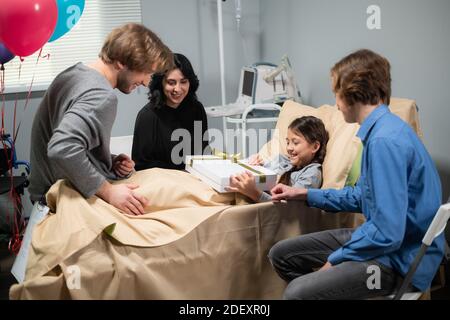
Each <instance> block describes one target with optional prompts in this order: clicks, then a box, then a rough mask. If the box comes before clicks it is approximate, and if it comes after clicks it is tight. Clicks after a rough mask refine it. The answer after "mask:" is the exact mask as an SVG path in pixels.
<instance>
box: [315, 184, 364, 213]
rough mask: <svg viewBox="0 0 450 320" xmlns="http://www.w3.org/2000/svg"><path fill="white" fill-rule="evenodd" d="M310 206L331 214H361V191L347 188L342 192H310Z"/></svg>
mask: <svg viewBox="0 0 450 320" xmlns="http://www.w3.org/2000/svg"><path fill="white" fill-rule="evenodd" d="M307 197H308V199H307V202H308V205H309V206H311V207H315V208H320V209H324V210H327V211H331V212H338V211H348V212H361V189H360V188H359V186H358V185H356V186H355V187H346V188H344V189H341V190H332V189H329V190H320V189H310V190H308V195H307Z"/></svg>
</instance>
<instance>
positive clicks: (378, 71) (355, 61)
mask: <svg viewBox="0 0 450 320" xmlns="http://www.w3.org/2000/svg"><path fill="white" fill-rule="evenodd" d="M331 77H332V79H333V91H334V93H335V94H339V96H340V97H341V98H342V99H343V100H344V102H345V103H346V104H347V105H349V106H354V105H355V104H357V103H361V104H363V105H376V104H378V103H379V102H380V101H381V102H383V103H384V104H387V105H389V103H390V98H391V65H390V64H389V61H388V60H387V59H386V58H384V57H382V56H380V55H379V54H377V53H375V52H373V51H370V50H367V49H362V50H358V51H356V52H354V53H352V54H350V55H348V56H346V57H345V58H343V59H342V60H341V61H339V62H338V63H336V64H335V65H334V67H333V68H332V69H331Z"/></svg>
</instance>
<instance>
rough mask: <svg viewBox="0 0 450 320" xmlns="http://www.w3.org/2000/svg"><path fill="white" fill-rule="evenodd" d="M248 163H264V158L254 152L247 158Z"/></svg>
mask: <svg viewBox="0 0 450 320" xmlns="http://www.w3.org/2000/svg"><path fill="white" fill-rule="evenodd" d="M248 164H249V165H251V166H262V165H264V159H263V158H262V157H261V156H260V155H259V154H254V155H252V156H250V158H248Z"/></svg>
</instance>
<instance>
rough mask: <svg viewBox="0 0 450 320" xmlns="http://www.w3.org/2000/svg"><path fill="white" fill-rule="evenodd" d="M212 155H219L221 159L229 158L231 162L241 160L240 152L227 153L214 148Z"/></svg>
mask: <svg viewBox="0 0 450 320" xmlns="http://www.w3.org/2000/svg"><path fill="white" fill-rule="evenodd" d="M213 155H214V156H216V157H220V158H222V159H223V160H231V161H232V162H233V163H237V162H238V161H239V160H241V154H240V153H237V154H228V153H225V152H221V151H217V150H215V149H214V152H213Z"/></svg>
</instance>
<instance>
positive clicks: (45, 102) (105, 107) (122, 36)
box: [29, 23, 173, 215]
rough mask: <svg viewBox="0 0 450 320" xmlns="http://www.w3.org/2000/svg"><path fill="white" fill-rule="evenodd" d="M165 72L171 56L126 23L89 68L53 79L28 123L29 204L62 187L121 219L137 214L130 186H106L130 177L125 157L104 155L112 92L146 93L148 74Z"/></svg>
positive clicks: (139, 201) (139, 208)
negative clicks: (96, 200)
mask: <svg viewBox="0 0 450 320" xmlns="http://www.w3.org/2000/svg"><path fill="white" fill-rule="evenodd" d="M172 65H173V55H172V53H171V51H170V50H169V49H168V48H167V47H166V46H165V45H164V44H163V42H162V41H161V40H160V39H159V38H158V36H156V35H155V34H154V33H153V32H152V31H150V30H148V29H147V28H145V27H144V26H143V25H140V24H134V23H130V24H126V25H124V26H122V27H119V28H116V29H114V30H113V31H112V32H111V33H110V34H109V35H108V37H107V39H106V41H105V43H104V45H103V47H102V50H101V52H100V54H99V59H98V60H97V61H96V62H94V63H92V64H89V65H85V64H82V63H78V64H76V65H74V66H72V67H70V68H68V69H67V70H65V71H63V72H62V73H60V74H59V75H58V76H57V77H56V78H55V79H54V81H53V82H52V84H51V85H50V87H49V88H48V90H47V92H46V94H45V96H44V97H43V99H42V102H41V104H40V106H39V109H38V110H37V113H36V116H35V118H34V121H33V127H32V131H31V152H30V158H31V159H30V160H31V168H32V172H31V175H30V186H29V191H30V194H31V200H32V201H33V202H34V201H41V200H44V196H45V194H46V192H47V191H48V190H49V188H50V187H51V185H52V184H54V183H55V182H56V181H57V180H59V179H66V180H68V181H69V182H70V183H71V184H72V185H73V187H74V188H75V189H77V190H78V191H79V192H80V193H81V194H82V195H83V196H84V197H86V198H89V197H91V196H93V195H97V196H98V197H100V198H102V199H103V200H105V201H106V202H108V203H110V204H112V205H113V206H115V207H116V208H118V209H119V210H121V211H122V212H124V213H126V214H132V215H140V214H144V213H145V212H144V207H145V206H146V204H147V199H146V198H145V197H143V196H140V195H138V194H137V193H136V192H135V191H133V190H134V189H136V188H137V187H138V186H136V185H126V184H121V185H112V184H111V183H109V182H108V180H118V179H122V178H125V177H128V176H129V175H130V174H131V173H132V172H133V171H134V162H133V161H132V160H131V159H130V158H129V157H128V156H126V155H118V156H114V155H111V153H110V149H109V144H110V138H111V130H112V126H113V123H114V120H115V117H116V112H117V97H116V95H115V93H114V89H115V88H117V89H118V90H120V91H121V92H123V93H126V94H128V93H131V92H132V91H133V90H134V89H135V88H136V87H138V86H140V85H143V86H148V84H149V82H150V77H151V74H152V73H153V72H160V71H164V70H167V69H170V68H171V67H172Z"/></svg>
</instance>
